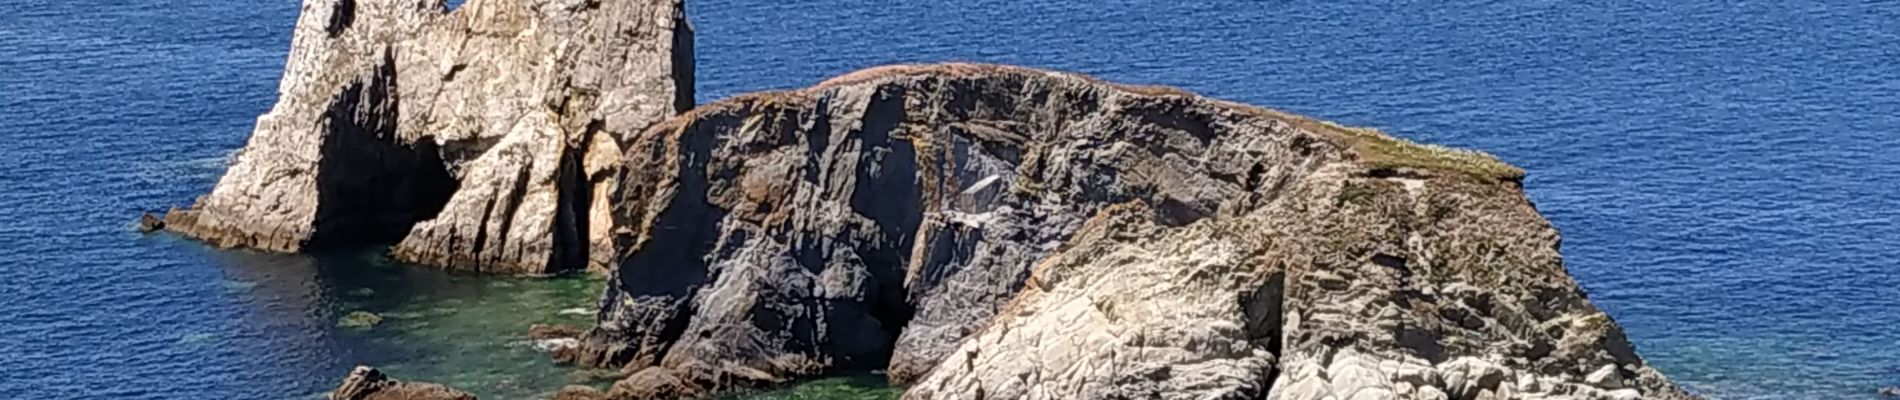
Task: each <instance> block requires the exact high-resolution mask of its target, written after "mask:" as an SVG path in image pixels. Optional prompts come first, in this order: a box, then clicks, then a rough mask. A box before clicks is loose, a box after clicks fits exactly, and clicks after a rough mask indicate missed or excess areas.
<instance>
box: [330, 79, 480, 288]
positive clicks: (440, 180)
mask: <svg viewBox="0 0 1900 400" xmlns="http://www.w3.org/2000/svg"><path fill="white" fill-rule="evenodd" d="M399 103H400V102H399V101H398V99H397V97H396V63H395V58H394V54H392V53H391V52H390V51H389V50H388V49H385V50H384V54H383V62H382V63H381V65H379V66H378V67H377V68H376V70H375V73H374V74H371V75H370V76H368V77H366V78H363V79H359V80H358V81H356V82H353V83H351V84H349V85H348V86H346V87H345V88H344V90H343V91H342V92H341V93H339V94H337V95H336V96H335V97H334V98H332V100H331V102H330V106H329V108H328V109H327V110H326V111H325V114H324V117H323V119H322V122H321V124H322V125H323V127H322V129H323V134H324V135H325V138H324V140H323V141H322V143H323V144H322V146H323V149H322V151H321V153H320V154H325V155H326V156H325V157H323V158H322V159H321V160H319V161H318V165H317V177H316V178H317V179H316V185H317V188H316V189H317V212H316V223H315V229H314V230H313V231H312V233H311V235H310V242H309V243H308V244H307V248H309V249H311V250H322V249H328V248H339V247H351V246H362V245H376V244H389V243H394V242H396V241H397V240H401V239H402V237H403V236H404V235H406V234H408V233H409V229H410V228H411V227H413V226H414V225H415V224H416V222H419V221H423V220H428V219H431V218H435V215H436V213H438V212H441V211H442V207H443V206H444V205H446V204H448V201H449V197H450V196H451V195H453V194H454V193H455V190H456V188H457V187H458V186H459V183H458V182H456V180H455V178H454V177H453V176H451V175H450V174H449V172H448V171H447V170H446V169H445V167H444V163H443V161H442V159H441V155H440V151H439V149H437V146H436V145H435V141H434V140H433V139H431V138H428V137H424V138H421V139H419V140H416V141H415V142H414V143H405V142H404V141H402V140H401V139H399V136H398V135H397V132H396V125H397V122H396V121H397V120H398V116H399V115H400V109H401V107H400V104H399Z"/></svg>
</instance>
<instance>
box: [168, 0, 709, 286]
mask: <svg viewBox="0 0 1900 400" xmlns="http://www.w3.org/2000/svg"><path fill="white" fill-rule="evenodd" d="M692 57H693V56H692V32H691V29H690V27H688V26H687V24H686V22H685V19H684V11H683V6H682V5H681V3H680V0H603V1H586V2H577V1H561V0H469V1H468V2H467V4H464V5H462V6H461V7H459V8H458V9H456V10H454V11H453V12H450V11H448V10H447V8H446V6H445V4H444V3H443V0H306V1H305V2H304V5H303V14H302V16H301V17H300V18H299V19H298V22H297V27H296V33H295V35H294V39H293V41H292V44H291V50H290V56H289V60H288V61H287V62H286V64H285V68H284V78H283V81H282V82H281V84H280V87H279V95H280V97H279V99H278V102H277V104H276V105H275V106H274V107H273V108H272V109H271V111H270V112H269V113H267V114H265V115H264V116H262V117H260V118H259V119H258V123H257V128H256V131H255V132H254V133H253V135H252V137H251V140H250V142H249V143H248V144H247V145H246V146H245V147H244V149H243V150H242V151H240V152H239V153H238V154H237V155H236V157H235V160H234V162H233V163H232V165H231V167H230V170H229V171H228V172H226V174H225V176H224V177H223V178H222V179H220V181H219V182H218V185H217V187H216V188H215V189H213V191H212V193H211V194H210V195H207V196H205V197H203V198H201V199H200V200H199V201H198V202H197V203H196V204H195V205H194V206H193V207H192V208H190V209H184V210H173V211H172V212H170V213H169V214H168V215H167V216H166V218H165V219H166V221H165V226H166V227H167V228H168V229H171V230H174V231H177V232H180V233H183V234H185V235H188V236H192V237H197V238H201V239H203V240H206V241H208V242H210V243H213V244H216V245H220V246H232V247H236V246H242V247H252V248H257V249H263V250H272V251H303V250H312V249H321V248H326V247H335V246H347V245H360V244H374V243H382V244H388V243H397V246H396V248H395V249H394V254H395V255H396V257H397V258H400V259H403V260H406V261H412V262H417V263H423V264H432V265H439V266H444V267H449V268H454V269H462V270H472V271H483V272H498V273H510V274H540V273H547V272H552V271H556V270H560V269H568V268H578V267H581V266H589V265H592V266H594V267H596V268H604V267H605V266H606V265H607V264H609V263H611V260H614V259H617V256H616V254H617V248H618V247H619V245H618V244H616V243H614V242H612V237H613V236H614V235H613V232H614V231H615V230H616V229H621V228H622V227H623V225H622V224H620V223H619V222H620V221H616V220H614V219H613V218H612V215H613V213H612V212H611V207H612V205H613V204H615V203H616V202H617V201H618V194H617V193H619V188H618V187H617V184H618V182H619V180H618V178H617V174H618V173H619V171H621V168H620V159H621V154H622V153H623V148H625V147H626V146H627V145H628V140H630V136H631V135H633V134H635V133H638V132H640V131H641V130H643V129H644V128H646V127H647V126H648V125H651V124H653V123H655V122H658V121H660V120H662V119H664V118H666V117H668V116H671V115H674V114H677V113H678V112H679V111H681V110H684V109H686V108H690V107H691V105H692V97H693V96H692V87H693V81H692V79H693V77H692V71H693V64H692Z"/></svg>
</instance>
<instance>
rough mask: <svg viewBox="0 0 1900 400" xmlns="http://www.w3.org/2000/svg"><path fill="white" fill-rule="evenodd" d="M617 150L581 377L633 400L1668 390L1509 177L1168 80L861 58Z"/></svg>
mask: <svg viewBox="0 0 1900 400" xmlns="http://www.w3.org/2000/svg"><path fill="white" fill-rule="evenodd" d="M626 143H630V144H631V146H632V147H631V148H629V150H628V152H627V154H626V161H625V163H626V166H627V169H626V171H627V172H626V174H625V176H624V178H623V179H622V180H620V181H619V184H620V186H621V189H622V190H624V192H625V196H624V197H623V199H622V202H621V203H619V208H617V211H619V212H621V213H623V214H621V215H619V216H616V217H615V218H621V219H624V220H626V221H627V224H626V225H625V226H627V227H629V228H630V229H629V231H628V232H626V233H625V236H624V237H622V238H620V239H618V240H621V241H623V242H624V243H626V244H628V250H627V253H626V254H627V256H626V258H625V259H624V260H622V261H621V262H620V263H619V264H618V265H617V267H616V268H615V269H614V271H613V274H612V279H611V280H610V282H609V287H608V288H607V292H606V295H605V297H604V298H603V300H602V310H601V314H600V320H599V325H598V326H597V327H596V328H594V329H593V330H591V331H589V332H588V334H587V335H586V336H585V337H584V338H583V341H582V347H583V348H582V350H581V354H580V355H579V357H580V362H582V363H584V364H590V365H597V366H612V367H623V368H626V369H627V370H628V371H630V372H634V374H633V375H631V376H630V377H629V378H627V380H626V381H623V382H621V383H620V384H617V385H615V387H614V389H613V390H611V391H610V392H608V393H604V394H602V393H576V394H575V396H577V397H575V398H583V397H584V398H595V397H596V396H597V397H600V398H619V399H645V398H660V397H666V396H672V395H682V394H688V395H689V394H696V393H707V392H716V391H719V390H723V389H725V388H729V387H735V386H754V385H767V384H773V383H779V382H785V381H788V380H792V379H798V378H803V377H811V376H815V375H819V374H825V373H832V372H838V371H844V370H852V369H881V368H888V371H889V373H890V377H891V379H892V380H893V381H895V383H899V384H913V386H911V389H910V391H909V392H908V393H907V395H906V397H907V398H912V399H964V398H969V399H983V398H989V399H997V398H1012V399H1014V398H1030V399H1069V398H1234V399H1247V398H1269V399H1320V398H1337V399H1372V398H1408V399H1490V398H1619V399H1620V398H1656V399H1672V398H1685V397H1688V395H1687V394H1684V393H1683V392H1681V391H1680V390H1678V389H1676V388H1675V387H1674V386H1673V385H1672V384H1671V383H1669V382H1668V381H1667V380H1665V379H1664V378H1662V376H1661V375H1660V374H1658V373H1656V372H1655V371H1654V370H1653V369H1651V368H1649V367H1647V366H1645V365H1644V363H1643V360H1642V359H1641V358H1639V357H1638V356H1637V355H1636V353H1635V351H1634V348H1633V346H1631V345H1630V343H1629V342H1628V341H1627V340H1626V339H1625V338H1624V336H1623V334H1622V332H1621V331H1620V329H1619V328H1617V326H1616V324H1615V323H1614V322H1612V321H1611V320H1610V318H1609V317H1608V316H1606V315H1604V314H1603V313H1602V312H1601V311H1598V310H1597V309H1596V308H1594V307H1593V306H1591V305H1590V304H1589V302H1588V301H1587V300H1586V299H1585V297H1584V295H1583V293H1582V292H1581V290H1580V289H1579V288H1578V286H1577V285H1576V283H1575V282H1574V281H1572V280H1571V278H1570V277H1569V276H1568V275H1567V274H1566V272H1565V271H1564V266H1563V264H1562V261H1561V258H1560V256H1559V254H1558V241H1559V240H1558V235H1557V233H1556V231H1555V230H1554V229H1553V228H1552V227H1551V226H1550V225H1549V224H1548V223H1547V222H1545V220H1544V219H1542V218H1541V217H1540V216H1538V215H1537V213H1536V210H1535V209H1534V208H1533V207H1532V206H1531V204H1530V203H1529V202H1528V201H1527V200H1526V199H1525V198H1524V196H1523V193H1522V191H1521V188H1520V185H1521V184H1520V182H1521V179H1522V171H1520V170H1518V169H1517V168H1515V167H1511V166H1509V165H1507V164H1504V163H1502V162H1499V161H1497V160H1496V159H1494V158H1491V157H1489V156H1486V155H1482V154H1479V153H1474V152H1467V151H1460V150H1451V149H1444V148H1438V147H1433V146H1424V145H1418V144H1413V143H1410V142H1405V141H1403V140H1399V139H1395V138H1392V137H1389V136H1386V135H1384V134H1381V133H1378V132H1376V131H1371V130H1364V129H1356V128H1346V127H1341V126H1337V125H1333V124H1330V123H1324V122H1318V121H1314V120H1309V119H1305V118H1302V117H1298V116H1293V115H1288V114H1284V113H1279V112H1275V111H1271V110H1265V109H1260V108H1256V107H1251V106H1246V105H1241V104H1236V103H1231V102H1224V101H1218V100H1211V99H1206V98H1201V97H1198V96H1195V95H1192V94H1189V93H1185V92H1182V91H1179V90H1175V89H1169V88H1157V87H1136V86H1126V85H1117V84H1111V83H1106V82H1101V81H1097V80H1094V79H1090V78H1087V77H1083V76H1079V75H1074V74H1067V73H1058V72H1049V71H1039V70H1031V69H1023V68H1015V67H1002V66H987V65H967V64H947V65H932V66H895V67H884V68H877V69H872V70H866V71H861V72H857V73H853V74H850V75H847V76H843V77H839V78H836V79H833V80H831V81H828V82H824V83H821V84H819V85H818V86H816V87H813V88H810V89H804V90H798V91H789V92H769V93H760V94H754V95H746V96H740V97H737V98H734V99H729V100H725V101H721V102H718V103H714V104H711V105H706V106H702V107H700V108H698V109H696V110H694V111H691V112H688V113H687V114H686V115H683V116H681V117H678V118H674V119H672V120H669V121H668V122H664V123H661V124H659V125H656V126H654V127H652V128H650V129H648V130H647V131H645V133H643V134H641V135H640V136H639V137H636V138H633V139H632V140H630V141H627V142H626Z"/></svg>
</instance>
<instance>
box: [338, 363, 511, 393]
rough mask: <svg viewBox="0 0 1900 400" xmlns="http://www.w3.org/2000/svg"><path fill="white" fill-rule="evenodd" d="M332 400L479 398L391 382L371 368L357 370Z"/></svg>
mask: <svg viewBox="0 0 1900 400" xmlns="http://www.w3.org/2000/svg"><path fill="white" fill-rule="evenodd" d="M329 398H330V400H475V395H472V394H468V392H463V391H460V390H455V389H451V388H449V387H447V386H442V385H438V384H434V383H421V382H402V381H398V380H395V379H390V378H389V377H388V376H385V375H383V372H382V371H378V370H376V368H371V367H356V369H355V370H352V371H350V375H349V376H347V377H344V378H343V383H342V384H340V385H337V388H336V390H335V391H332V392H330V397H329Z"/></svg>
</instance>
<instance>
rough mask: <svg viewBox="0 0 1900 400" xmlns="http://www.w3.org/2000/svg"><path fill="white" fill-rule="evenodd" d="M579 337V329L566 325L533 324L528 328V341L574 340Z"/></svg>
mask: <svg viewBox="0 0 1900 400" xmlns="http://www.w3.org/2000/svg"><path fill="white" fill-rule="evenodd" d="M579 337H581V328H576V327H572V326H567V325H548V324H534V325H533V326H529V327H528V338H529V339H536V340H541V339H574V338H579Z"/></svg>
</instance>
